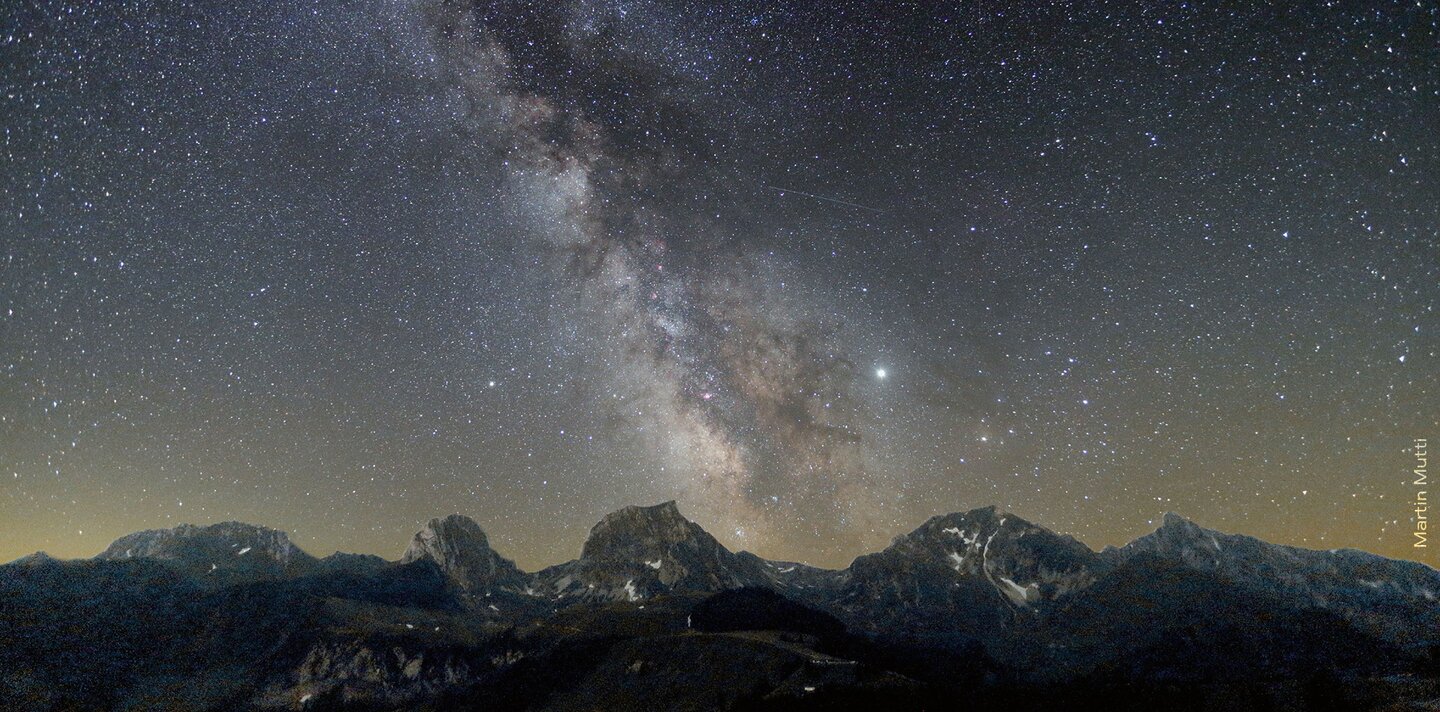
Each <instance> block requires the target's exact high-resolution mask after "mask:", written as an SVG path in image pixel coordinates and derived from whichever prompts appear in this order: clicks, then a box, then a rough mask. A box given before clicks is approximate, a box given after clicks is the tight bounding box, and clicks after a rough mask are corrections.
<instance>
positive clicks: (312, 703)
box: [0, 502, 1440, 710]
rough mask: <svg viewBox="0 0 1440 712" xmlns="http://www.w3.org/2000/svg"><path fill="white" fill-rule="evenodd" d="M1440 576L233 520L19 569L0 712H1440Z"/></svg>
mask: <svg viewBox="0 0 1440 712" xmlns="http://www.w3.org/2000/svg"><path fill="white" fill-rule="evenodd" d="M1437 593H1440V572H1437V571H1435V570H1434V569H1431V568H1429V567H1426V566H1424V565H1421V564H1418V563H1414V562H1406V561H1394V560H1389V559H1385V558H1383V557H1379V556H1375V555H1372V554H1367V553H1364V552H1358V551H1331V552H1323V551H1310V550H1304V549H1296V548H1293V547H1285V546H1278V545H1274V544H1269V543H1266V542H1263V541H1260V540H1257V539H1253V538H1250V537H1244V536H1237V535H1231V534H1223V533H1220V532H1215V531H1212V530H1209V529H1205V528H1203V527H1200V526H1199V525H1197V524H1195V523H1193V522H1190V521H1188V520H1185V519H1183V518H1181V517H1178V516H1175V515H1169V516H1167V517H1166V518H1165V521H1164V523H1163V524H1162V526H1161V527H1160V528H1159V529H1157V530H1156V531H1155V532H1153V533H1151V534H1148V535H1146V536H1144V537H1141V538H1140V539H1137V540H1136V541H1134V542H1131V543H1130V544H1128V545H1126V546H1124V547H1120V548H1111V549H1106V550H1105V551H1102V552H1095V551H1092V550H1090V549H1089V548H1087V547H1085V546H1084V545H1083V544H1081V543H1080V542H1078V541H1076V540H1074V539H1073V538H1070V537H1067V536H1064V535H1060V534H1057V533H1054V532H1051V531H1049V530H1047V529H1045V528H1043V527H1040V526H1038V525H1035V524H1032V523H1030V522H1026V521H1024V520H1023V519H1020V518H1019V517H1015V516H1014V515H1011V514H1007V513H1004V512H1000V511H998V510H996V509H995V508H993V507H991V508H984V509H976V510H972V511H969V512H963V513H954V514H948V515H944V516H939V517H935V518H932V519H931V520H929V521H927V522H925V523H924V524H922V525H921V526H920V527H919V528H917V529H916V530H915V531H913V532H910V533H908V534H904V535H901V536H898V537H896V539H895V540H894V542H893V543H892V544H891V545H890V546H889V547H887V548H886V549H885V550H884V551H881V552H877V553H874V554H867V555H865V556H861V557H859V558H857V559H856V560H855V561H854V562H853V563H852V564H851V565H850V566H849V567H847V568H845V569H843V570H838V571H832V570H825V569H816V568H813V567H808V566H804V565H801V564H794V563H790V562H776V561H768V560H766V559H763V558H761V557H758V556H755V555H753V554H750V553H747V552H731V551H729V550H728V549H726V548H725V547H724V546H723V545H722V544H720V543H719V541H717V540H716V539H715V538H714V537H712V536H710V535H709V534H708V533H707V532H705V531H704V529H703V528H701V527H700V526H699V525H697V524H695V523H694V522H691V521H689V520H688V519H686V518H685V517H684V516H683V515H682V514H681V513H680V511H679V509H678V508H677V507H676V506H675V504H674V503H673V502H667V503H664V504H661V505H656V506H652V507H626V508H624V509H622V510H619V511H617V512H615V513H612V514H610V515H608V516H606V517H605V518H604V519H603V520H602V521H601V522H600V523H598V524H597V525H596V526H595V527H594V528H593V529H592V531H591V533H590V536H589V538H588V539H587V540H586V542H585V545H584V547H583V549H582V552H581V555H580V557H579V558H578V559H576V560H574V561H571V562H568V563H565V564H560V565H558V566H552V567H550V568H547V569H545V570H543V571H539V572H533V573H532V572H525V571H522V570H521V569H519V568H518V567H516V566H515V565H514V563H513V562H512V561H510V560H509V559H507V558H505V557H504V556H503V555H502V554H501V553H500V552H497V551H495V550H494V549H493V548H492V547H491V546H490V543H489V539H488V537H487V536H486V535H485V532H484V531H483V529H482V528H481V527H480V525H479V524H478V523H476V522H474V521H473V520H471V519H469V518H467V517H464V516H462V515H451V516H448V517H444V518H437V519H434V520H431V521H430V522H428V523H427V524H426V525H425V526H424V527H422V528H421V529H420V531H419V532H417V533H416V535H415V537H414V538H413V540H412V541H411V543H410V545H409V547H408V548H407V549H405V551H404V553H403V555H401V557H400V558H399V559H398V560H396V561H386V560H384V559H382V558H380V557H374V556H364V555H355V554H335V555H332V556H329V557H325V558H324V559H316V558H314V557H312V556H310V555H309V554H306V553H305V552H303V551H300V550H299V549H298V548H296V547H295V546H294V545H293V544H292V543H291V542H290V541H289V539H288V537H287V536H286V535H285V534H284V533H283V532H279V531H276V530H273V529H267V528H264V527H257V526H253V525H248V524H241V523H235V522H229V523H224V524H215V525H210V526H192V525H182V526H180V527H176V528H175V529H168V530H153V531H146V532H139V533H136V534H131V535H128V536H125V537H122V538H120V539H119V540H117V541H116V542H115V543H114V544H113V545H111V546H110V547H109V548H107V549H106V550H105V552H103V553H102V554H100V555H99V556H97V557H96V558H95V559H91V560H78V561H58V560H54V559H51V558H49V557H47V556H44V555H43V554H37V555H34V556H30V557H25V558H24V559H20V560H18V561H15V562H12V563H10V564H6V565H4V566H0V602H3V605H0V706H3V708H5V709H24V710H32V709H33V710H60V709H67V710H68V709H132V708H144V709H154V708H160V709H320V708H346V709H397V708H405V709H411V708H415V709H471V708H484V709H597V708H598V709H635V708H642V707H650V708H656V709H792V708H812V707H813V708H815V709H834V708H837V707H847V706H849V707H853V708H860V709H877V708H953V707H956V706H957V705H959V706H962V707H963V706H964V705H965V704H986V705H990V704H993V705H1004V706H1006V708H1008V709H1094V708H1095V706H1096V705H1103V706H1104V707H1105V708H1110V709H1153V708H1154V706H1155V705H1165V706H1167V707H1174V708H1177V709H1196V710H1208V709H1215V710H1219V709H1226V710H1232V709H1233V710H1246V709H1257V710H1258V709H1280V710H1284V709H1295V710H1301V709H1345V710H1366V709H1375V710H1379V709H1387V710H1394V709H1440V659H1437V658H1440V609H1437V602H1436V595H1437Z"/></svg>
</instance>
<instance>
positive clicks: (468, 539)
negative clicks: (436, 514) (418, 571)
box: [400, 514, 525, 593]
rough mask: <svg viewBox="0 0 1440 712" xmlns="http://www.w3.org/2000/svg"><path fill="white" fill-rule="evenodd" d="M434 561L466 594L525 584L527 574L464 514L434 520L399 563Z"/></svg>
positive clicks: (427, 524)
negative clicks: (503, 554)
mask: <svg viewBox="0 0 1440 712" xmlns="http://www.w3.org/2000/svg"><path fill="white" fill-rule="evenodd" d="M422 560H425V561H433V562H435V564H436V565H438V566H439V567H440V570H441V571H444V572H445V575H446V576H448V577H449V578H450V579H451V580H452V581H454V582H455V583H456V584H457V585H459V586H460V588H461V589H462V590H464V591H466V592H467V593H477V592H480V591H482V590H485V589H488V588H491V587H494V586H524V579H525V576H524V574H522V573H520V570H519V569H518V568H516V567H515V563H514V562H512V561H510V560H509V559H506V558H505V557H503V556H500V554H498V553H496V552H495V550H494V549H492V548H490V539H489V538H488V537H486V536H485V530H483V529H481V528H480V525H479V524H476V523H475V520H474V519H471V518H469V517H467V516H465V515H463V514H452V515H450V516H448V517H444V518H443V519H442V518H436V519H431V520H430V521H429V522H427V523H426V524H425V526H424V528H422V529H421V530H420V531H418V532H416V533H415V537H414V538H413V539H411V540H410V546H409V548H407V549H405V554H404V555H403V556H401V557H400V563H402V564H408V563H411V562H414V561H422Z"/></svg>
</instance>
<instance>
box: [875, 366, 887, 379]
mask: <svg viewBox="0 0 1440 712" xmlns="http://www.w3.org/2000/svg"><path fill="white" fill-rule="evenodd" d="M875 377H876V378H880V379H884V378H885V369H883V368H877V369H875Z"/></svg>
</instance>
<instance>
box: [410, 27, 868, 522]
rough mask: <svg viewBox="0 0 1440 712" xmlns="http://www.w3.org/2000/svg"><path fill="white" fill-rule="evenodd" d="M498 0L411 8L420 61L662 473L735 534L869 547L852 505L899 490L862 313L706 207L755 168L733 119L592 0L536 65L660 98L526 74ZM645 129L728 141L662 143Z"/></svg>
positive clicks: (564, 317)
mask: <svg viewBox="0 0 1440 712" xmlns="http://www.w3.org/2000/svg"><path fill="white" fill-rule="evenodd" d="M491 12H492V13H494V14H493V15H486V14H484V13H482V12H481V11H480V10H479V9H477V8H474V7H467V6H464V5H451V4H440V3H435V4H426V5H421V6H418V7H410V8H405V10H404V12H403V13H402V16H403V17H404V18H406V19H409V20H412V21H414V22H416V26H415V27H413V28H412V29H413V34H411V37H415V38H418V42H417V45H416V47H415V48H414V53H413V57H414V59H415V67H416V70H417V72H418V73H419V74H420V76H422V77H425V78H427V79H432V80H438V81H440V82H442V83H443V84H444V85H445V86H446V88H447V89H448V90H450V91H453V92H454V93H455V97H456V99H455V100H456V103H457V104H458V105H460V106H463V107H464V115H465V119H466V121H467V122H469V124H470V125H471V127H472V128H473V130H474V131H475V132H476V133H477V134H479V135H483V137H484V142H483V146H482V148H483V149H484V150H489V151H493V152H495V153H496V154H497V155H500V156H502V157H503V161H502V164H503V165H504V167H505V173H504V182H505V189H504V191H503V192H502V193H501V195H500V196H499V198H498V200H497V203H498V204H503V205H508V206H513V209H514V210H515V211H516V212H517V213H518V214H519V215H520V216H521V219H522V220H523V221H524V223H525V228H524V229H523V230H521V231H519V232H520V234H522V235H524V236H526V237H528V238H529V239H530V240H533V242H532V243H528V244H525V245H523V246H522V248H521V249H522V251H524V252H528V253H533V254H535V255H536V256H537V259H538V260H540V261H541V262H543V263H544V265H545V266H546V267H547V268H549V269H553V270H556V271H557V275H556V278H557V281H559V282H562V283H565V284H566V286H567V287H568V293H567V294H562V295H560V296H559V298H558V299H557V300H556V302H555V303H553V304H552V305H551V307H552V308H553V309H554V310H556V311H557V312H560V313H559V314H552V315H551V316H552V317H554V318H556V319H557V320H558V321H560V322H561V323H563V324H565V327H564V331H565V332H566V334H565V336H563V337H562V338H563V339H564V340H565V341H567V342H570V345H571V346H572V347H573V348H574V349H576V350H577V351H579V352H580V353H581V354H582V356H583V357H584V358H587V359H589V360H591V363H592V364H593V366H594V367H595V368H596V369H598V370H600V371H602V372H603V374H604V379H603V380H602V381H601V386H602V387H605V388H609V389H610V390H611V391H612V393H611V396H612V398H611V400H612V402H611V403H608V404H607V406H608V407H610V408H611V409H612V410H613V414H614V416H615V417H616V418H617V420H618V421H620V422H622V423H624V425H625V429H628V430H632V431H634V432H636V433H639V434H640V435H639V439H640V442H641V443H642V445H643V447H642V450H643V451H644V452H646V453H647V454H648V455H649V456H651V457H654V458H656V459H657V462H658V463H660V465H661V468H660V469H661V471H662V472H664V473H665V474H664V476H663V480H664V485H665V486H666V487H669V488H672V489H673V490H674V491H675V492H676V493H677V496H678V497H680V498H682V499H684V500H685V501H686V503H687V504H688V505H690V506H691V507H692V508H694V509H695V510H697V511H696V513H697V514H698V515H699V516H701V517H702V518H704V519H706V520H707V521H710V522H712V523H715V524H719V525H721V526H723V527H725V529H726V530H727V531H731V532H734V533H735V536H736V538H738V539H740V540H742V541H745V540H747V539H749V538H755V539H757V540H759V541H762V542H763V541H773V540H775V539H777V538H779V537H785V538H786V539H789V540H791V541H797V542H803V543H804V544H805V545H807V546H811V547H814V546H822V547H827V548H829V549H830V550H843V549H846V548H851V549H853V548H854V545H855V543H856V542H855V541H854V540H853V539H852V538H851V537H850V536H849V534H850V532H849V528H848V527H847V526H845V525H844V523H845V522H846V521H848V520H850V519H851V518H853V517H856V516H857V515H859V516H861V517H863V513H864V512H868V511H873V510H874V509H875V508H876V507H882V508H883V507H884V505H885V504H886V502H888V501H889V500H890V499H892V497H891V496H890V495H888V494H886V493H884V492H882V491H879V489H878V488H876V487H874V486H873V484H872V483H869V482H867V479H866V468H867V466H868V465H867V463H866V461H865V459H864V458H863V457H862V453H863V450H864V447H865V445H864V433H863V432H862V430H861V428H860V427H859V423H858V422H857V421H858V420H859V418H858V416H857V410H858V409H859V408H860V407H861V404H860V403H859V402H858V400H857V399H856V398H855V397H853V395H852V393H851V391H852V384H853V383H854V381H855V380H856V379H857V378H864V377H865V376H866V373H865V372H864V371H860V372H857V369H856V365H855V364H856V362H855V360H854V358H852V357H851V356H850V355H849V350H848V349H847V348H846V347H845V346H844V343H843V342H844V339H843V336H842V334H841V333H840V332H841V331H842V329H844V328H845V326H846V324H845V323H844V322H845V321H847V320H846V319H844V318H842V315H840V314H836V313H833V312H832V313H829V314H827V313H826V312H825V310H824V309H822V308H820V307H819V305H818V304H816V303H812V302H820V303H826V302H829V303H833V302H835V301H837V300H840V299H842V298H843V295H841V294H838V293H834V290H828V289H825V288H824V287H820V288H817V289H814V290H812V291H810V292H808V293H804V294H803V296H802V295H801V293H799V290H797V289H791V290H789V291H786V289H785V286H786V284H787V281H788V282H798V281H800V280H803V276H801V275H800V274H798V271H799V270H798V269H797V268H796V266H795V265H790V264H784V263H783V261H779V260H770V261H767V260H764V259H757V258H756V257H755V256H754V255H753V254H752V253H753V251H754V249H755V248H754V247H753V246H752V245H751V244H749V241H747V240H746V239H745V232H746V231H753V230H757V229H760V224H759V223H758V222H754V221H748V222H747V221H741V223H740V224H739V225H738V226H737V225H729V226H727V225H724V224H721V221H720V220H719V217H720V216H718V215H716V216H714V217H713V218H712V216H710V215H706V214H703V213H701V214H696V213H697V212H698V211H695V210H694V208H693V207H692V206H695V205H699V204H703V203H704V201H705V200H706V195H705V194H704V193H705V192H706V191H720V190H724V188H723V187H722V186H723V184H724V183H726V182H732V183H733V182H735V181H737V180H740V178H739V176H737V174H736V173H735V172H733V171H717V170H715V169H714V168H713V167H709V166H707V165H706V162H707V160H708V161H716V160H718V157H717V155H716V154H717V153H719V152H720V151H723V150H725V149H724V148H723V143H724V141H725V136H724V134H723V132H722V131H721V127H718V126H712V125H706V124H705V122H704V121H703V120H702V118H701V117H699V116H695V115H692V114H690V113H689V112H687V111H685V110H683V108H681V109H676V110H667V109H670V108H671V105H672V102H675V103H678V100H675V99H672V98H671V97H672V95H674V94H677V93H684V92H686V91H688V89H687V88H686V87H685V86H683V84H684V81H683V77H678V76H675V75H674V74H673V73H671V72H669V71H667V70H666V69H665V68H663V67H656V66H651V62H650V60H649V58H647V57H644V56H635V55H630V54H626V53H624V52H623V50H620V51H616V50H615V48H612V47H610V46H608V45H607V42H608V41H609V39H610V37H609V35H608V33H607V32H606V31H605V29H604V27H603V24H602V23H603V22H604V17H603V14H602V17H598V18H597V17H595V16H594V13H593V10H591V9H590V8H572V7H568V6H557V7H556V8H555V9H551V10H541V11H539V12H536V13H534V14H533V15H531V16H529V18H528V19H530V20H531V21H532V22H534V23H535V25H536V26H537V29H535V30H534V32H535V33H536V34H537V35H548V36H552V37H553V36H560V37H563V38H565V39H564V41H563V42H560V43H554V42H546V41H544V40H543V38H542V40H541V41H542V42H543V43H544V44H545V45H546V46H549V47H552V49H553V50H554V51H552V52H551V53H548V54H545V55H543V56H542V57H541V58H539V59H536V60H533V61H534V62H535V63H536V64H541V65H543V66H548V67H566V68H569V67H587V68H589V69H588V71H589V73H590V74H591V77H590V81H593V82H598V84H599V88H598V89H597V88H594V87H591V88H592V89H595V90H596V91H625V92H630V91H634V92H638V93H641V94H644V95H647V96H651V97H654V98H653V99H652V101H654V102H656V103H657V104H659V106H660V107H661V108H660V110H658V111H654V112H653V113H648V114H647V115H644V116H640V117H638V118H637V117H631V116H627V117H624V119H622V120H621V121H623V122H624V123H622V124H621V126H623V128H621V129H619V130H616V129H612V128H611V127H607V126H605V125H602V124H601V123H599V121H598V120H597V119H595V118H593V117H590V116H588V115H587V112H586V111H585V106H586V102H587V100H588V101H590V102H592V103H593V102H594V97H593V96H591V94H590V93H589V92H587V91H586V87H583V86H582V87H578V88H576V87H572V86H570V85H561V86H559V87H552V86H549V81H552V80H553V78H550V77H540V78H538V79H534V80H533V81H527V79H529V78H527V77H525V76H523V75H522V73H521V72H519V71H517V68H516V63H517V58H516V52H517V50H516V49H515V47H514V46H513V45H520V46H530V41H531V40H533V39H535V37H532V36H529V35H527V33H525V32H523V31H516V30H514V28H513V27H510V26H507V25H509V24H510V23H513V22H514V21H515V20H516V18H515V17H514V16H512V15H509V14H506V13H503V12H501V11H496V10H493V9H492V10H491ZM612 53H613V54H612ZM614 54H618V55H619V56H614ZM554 71H555V70H552V73H554ZM567 73H568V72H567ZM541 74H543V72H541ZM597 75H598V76H597ZM531 85H537V86H534V87H532V86H531ZM567 89H568V90H569V91H567ZM647 108H649V107H647ZM627 119H628V121H627ZM617 123H618V122H617ZM641 135H643V136H644V137H646V138H648V137H652V136H666V135H687V136H689V137H691V140H693V139H694V137H700V138H703V139H707V143H708V144H709V145H712V146H719V147H717V148H712V149H710V150H704V151H696V150H694V148H693V147H689V146H683V145H681V146H676V147H672V146H671V145H669V142H666V141H663V140H662V141H661V142H660V144H659V145H658V147H657V146H656V145H655V144H654V143H653V142H651V141H649V140H646V139H645V138H640V137H639V136H641ZM637 140H638V141H639V143H638V145H635V142H636V141H637ZM811 197H814V196H811ZM771 256H772V257H773V254H772V255H771ZM770 285H776V286H777V287H776V288H772V287H771V286H770ZM860 331H862V333H863V332H869V331H873V329H872V328H862V329H861V330H860ZM796 510H801V511H807V512H812V513H814V514H813V515H812V517H811V518H810V519H809V520H808V521H804V522H797V521H796V520H795V519H794V518H793V517H791V516H789V514H788V513H790V512H794V511H796Z"/></svg>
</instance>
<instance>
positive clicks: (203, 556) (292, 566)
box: [95, 522, 319, 586]
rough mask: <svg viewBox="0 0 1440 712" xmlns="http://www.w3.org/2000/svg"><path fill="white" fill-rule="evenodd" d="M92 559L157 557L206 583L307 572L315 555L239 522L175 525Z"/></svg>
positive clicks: (121, 542)
mask: <svg viewBox="0 0 1440 712" xmlns="http://www.w3.org/2000/svg"><path fill="white" fill-rule="evenodd" d="M95 558H97V559H110V560H118V559H131V558H137V559H157V560H160V561H165V562H167V563H169V564H170V565H172V566H175V567H177V568H178V569H180V570H181V571H184V572H185V573H188V574H191V575H192V576H197V577H203V578H202V579H201V581H202V583H205V584H207V585H216V586H220V585H228V584H232V583H238V582H243V581H257V580H262V579H279V578H288V577H293V576H300V575H304V574H308V573H313V572H314V571H316V570H317V569H318V568H319V562H318V561H316V559H315V557H313V556H311V555H309V554H307V553H305V552H303V551H301V550H300V549H298V548H296V546H295V545H294V544H292V543H290V538H289V537H288V536H286V535H285V532H282V531H278V530H275V529H270V528H269V527H260V526H255V525H253V524H244V523H242V522H223V523H220V524H211V525H209V526H203V527H202V526H195V525H193V524H181V525H180V526H178V527H175V528H174V529H150V530H146V531H141V532H136V533H134V534H129V535H127V536H123V537H120V538H119V539H116V540H115V542H114V543H113V544H111V545H110V547H109V548H107V549H106V550H105V551H103V552H101V553H100V554H99V555H98V556H97V557H95Z"/></svg>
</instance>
